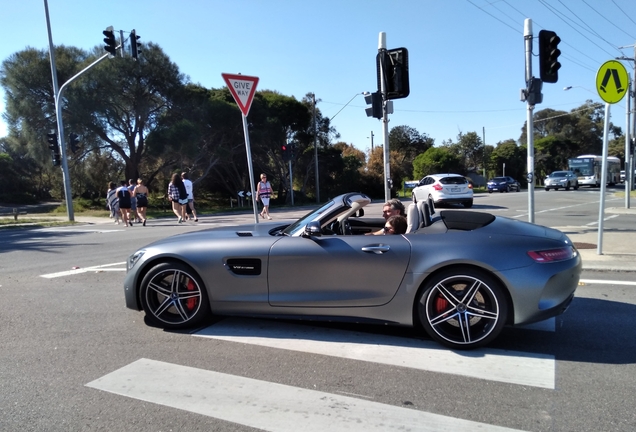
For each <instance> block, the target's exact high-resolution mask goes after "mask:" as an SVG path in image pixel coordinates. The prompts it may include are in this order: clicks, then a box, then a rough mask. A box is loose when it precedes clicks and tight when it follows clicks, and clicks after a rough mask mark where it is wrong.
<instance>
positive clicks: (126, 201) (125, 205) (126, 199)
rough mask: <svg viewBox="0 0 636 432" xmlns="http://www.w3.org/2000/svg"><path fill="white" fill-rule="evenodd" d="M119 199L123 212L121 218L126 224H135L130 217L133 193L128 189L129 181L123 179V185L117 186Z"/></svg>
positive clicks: (121, 211) (120, 209)
mask: <svg viewBox="0 0 636 432" xmlns="http://www.w3.org/2000/svg"><path fill="white" fill-rule="evenodd" d="M117 199H118V200H119V211H120V213H121V220H122V221H124V225H126V226H128V225H130V226H133V223H132V220H130V219H128V214H129V212H130V205H131V204H130V202H131V193H130V191H129V190H128V183H127V182H126V180H122V181H121V186H120V187H119V188H117Z"/></svg>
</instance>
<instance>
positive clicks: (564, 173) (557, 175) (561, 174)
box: [550, 171, 567, 177]
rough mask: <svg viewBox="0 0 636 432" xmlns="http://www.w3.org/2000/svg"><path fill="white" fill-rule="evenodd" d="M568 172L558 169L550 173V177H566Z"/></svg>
mask: <svg viewBox="0 0 636 432" xmlns="http://www.w3.org/2000/svg"><path fill="white" fill-rule="evenodd" d="M566 174H567V173H566V172H565V171H557V172H553V173H552V174H550V177H565V176H566Z"/></svg>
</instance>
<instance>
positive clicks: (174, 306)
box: [141, 261, 210, 329]
mask: <svg viewBox="0 0 636 432" xmlns="http://www.w3.org/2000/svg"><path fill="white" fill-rule="evenodd" d="M141 305H142V308H143V310H144V312H145V313H146V318H147V320H148V321H149V323H150V324H152V325H156V326H158V327H163V328H167V329H182V328H187V327H192V326H195V325H197V324H200V323H201V322H202V321H203V320H204V319H205V318H206V317H209V315H210V303H209V302H208V296H207V293H206V291H205V286H204V285H203V282H202V281H201V278H199V276H198V275H197V274H196V273H195V271H194V270H193V269H192V268H190V267H189V266H187V265H185V264H183V263H180V262H176V261H169V262H165V263H161V264H158V265H156V266H155V267H153V268H152V269H151V270H150V271H149V272H148V273H147V274H146V276H145V277H144V278H143V281H142V282H141Z"/></svg>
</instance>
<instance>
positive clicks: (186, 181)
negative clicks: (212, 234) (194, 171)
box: [181, 172, 199, 222]
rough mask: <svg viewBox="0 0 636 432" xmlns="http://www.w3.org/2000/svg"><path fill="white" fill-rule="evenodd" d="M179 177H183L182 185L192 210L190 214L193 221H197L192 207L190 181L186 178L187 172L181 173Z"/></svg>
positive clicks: (192, 198)
mask: <svg viewBox="0 0 636 432" xmlns="http://www.w3.org/2000/svg"><path fill="white" fill-rule="evenodd" d="M181 178H182V179H183V185H184V186H185V188H186V192H188V207H189V208H190V210H191V211H192V216H191V217H193V218H194V221H195V222H199V218H198V217H197V212H196V210H195V209H194V194H193V193H192V182H191V181H190V179H189V178H188V173H187V172H182V173H181Z"/></svg>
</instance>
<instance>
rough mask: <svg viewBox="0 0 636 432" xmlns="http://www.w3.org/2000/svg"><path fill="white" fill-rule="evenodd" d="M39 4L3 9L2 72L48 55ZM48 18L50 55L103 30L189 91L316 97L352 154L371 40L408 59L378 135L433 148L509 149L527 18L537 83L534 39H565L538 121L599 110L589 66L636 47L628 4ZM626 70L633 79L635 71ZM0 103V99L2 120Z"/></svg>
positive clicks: (363, 6)
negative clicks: (551, 112) (243, 88)
mask: <svg viewBox="0 0 636 432" xmlns="http://www.w3.org/2000/svg"><path fill="white" fill-rule="evenodd" d="M44 1H45V0H20V1H19V2H18V1H8V0H5V1H3V3H4V4H3V7H2V13H1V15H0V41H2V43H1V44H0V61H4V60H6V59H7V58H8V57H9V56H11V55H12V54H14V53H16V52H18V51H21V50H23V49H25V48H26V47H33V48H37V49H43V50H48V35H47V27H46V16H45V6H44V4H45V3H44ZM48 8H49V14H50V21H51V32H52V38H53V42H54V44H56V45H69V46H75V47H79V48H83V49H86V50H89V49H92V48H93V47H95V46H98V45H102V44H103V43H102V39H103V35H102V31H103V30H104V29H105V28H106V27H108V26H110V25H112V26H113V27H114V28H115V30H116V31H119V30H124V31H125V32H126V34H128V32H130V31H131V30H132V29H136V31H137V34H138V35H139V36H141V39H140V42H142V43H144V42H146V43H147V42H149V41H152V42H153V43H156V44H158V45H159V46H161V48H162V49H163V50H164V52H165V53H166V54H167V55H168V56H169V57H170V59H171V61H172V62H174V63H175V64H176V65H177V66H178V67H179V69H180V72H181V73H183V74H185V75H187V76H188V77H189V80H190V81H191V82H193V83H198V84H200V85H203V86H205V87H207V88H221V87H223V86H225V82H224V81H223V78H222V76H221V74H222V73H241V74H243V75H251V76H257V77H259V83H258V90H266V89H267V90H275V91H278V92H279V93H281V94H284V95H287V96H294V97H296V98H297V99H298V100H300V99H302V98H303V97H304V96H305V95H306V94H307V93H314V94H315V95H316V99H317V101H318V103H317V107H318V108H319V109H320V110H321V112H322V113H323V115H324V116H326V117H329V118H331V119H332V125H333V126H334V127H335V128H336V130H337V131H338V132H339V134H340V138H338V139H336V138H335V137H334V139H333V142H337V141H344V142H346V143H347V144H352V145H354V146H355V147H356V148H359V149H360V150H363V151H366V150H368V149H369V148H370V147H371V136H372V135H373V143H374V145H382V143H383V128H382V123H381V122H380V121H379V120H377V119H374V118H371V117H367V116H366V114H365V110H364V108H365V107H366V103H365V101H364V97H363V95H362V93H363V92H365V91H370V92H374V91H376V90H377V83H376V66H375V57H376V54H377V52H378V37H379V34H380V32H384V33H385V34H386V45H387V48H388V49H393V48H401V47H404V48H406V49H407V50H408V52H409V71H410V73H409V77H410V95H409V96H408V97H407V98H404V99H396V100H394V101H393V102H394V113H393V114H391V115H390V116H389V127H390V128H393V127H396V126H402V125H405V126H409V127H412V128H414V129H416V130H417V131H418V132H419V133H420V134H426V135H427V136H429V137H431V138H433V139H434V140H435V145H441V144H442V143H443V142H444V141H448V140H453V141H455V142H456V141H457V137H458V135H459V134H460V133H469V132H476V133H477V134H478V135H479V136H480V137H482V138H485V142H486V144H489V145H496V144H497V143H499V142H501V141H504V140H507V139H514V140H518V139H519V137H520V134H521V128H522V127H523V125H524V122H525V120H526V118H527V106H526V104H525V103H524V102H521V101H520V89H522V88H524V87H525V67H526V66H525V47H524V37H523V32H524V20H525V19H527V18H530V19H531V20H532V24H533V25H532V27H533V34H534V36H535V37H534V43H533V53H534V56H533V62H532V63H533V64H532V69H533V72H534V73H533V75H534V76H537V77H538V76H539V60H538V34H539V31H540V30H542V29H546V30H552V31H554V32H556V33H557V34H558V35H559V37H560V38H561V40H562V42H561V44H560V45H559V48H560V50H561V52H562V54H561V57H560V58H559V60H560V62H561V64H562V67H561V69H560V71H559V81H558V82H557V83H555V84H547V83H546V84H544V86H543V103H542V104H540V105H537V106H536V108H535V112H536V111H539V110H542V109H545V108H552V109H555V110H563V111H570V110H573V109H575V108H577V107H579V106H581V105H582V104H584V103H585V101H586V100H588V99H590V100H592V101H594V102H601V99H600V97H599V96H598V94H597V91H596V73H597V71H598V69H599V68H600V67H601V65H602V64H603V63H605V62H606V61H609V60H613V59H615V58H616V57H622V56H625V57H629V58H634V56H635V51H634V47H633V46H634V44H635V43H636V2H635V1H634V0H523V1H521V0H444V1H440V0H388V1H387V0H322V1H320V2H309V1H305V0H260V1H259V0H135V1H131V0H126V1H123V0H109V1H106V2H104V1H95V0H83V1H81V2H79V1H77V0H48ZM619 47H627V48H623V49H619ZM623 63H624V65H625V67H626V68H627V70H628V71H629V72H630V76H632V74H633V70H634V62H631V61H624V62H623ZM97 67H99V66H97ZM88 73H90V72H88ZM632 79H633V76H632ZM60 85H62V83H60ZM71 85H72V84H71ZM570 86H571V87H572V88H571V89H570V90H567V91H564V87H570ZM4 99H5V94H4V91H3V90H2V89H0V113H4V110H5V101H4ZM625 107H626V99H623V100H622V101H621V102H619V103H617V104H615V105H614V106H613V108H612V121H613V123H614V124H615V125H617V126H619V127H622V128H623V129H624V128H625V122H626V120H625V109H626V108H625ZM237 115H240V114H237ZM6 134H7V130H6V124H5V123H4V121H1V120H0V136H5V135H6Z"/></svg>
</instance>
